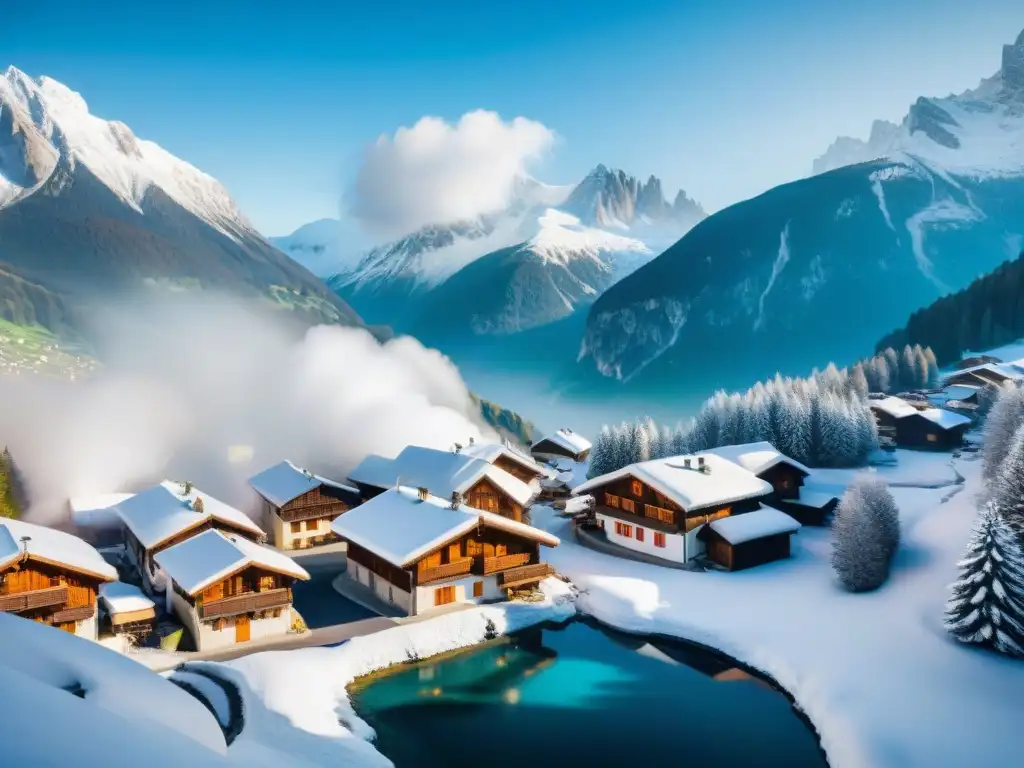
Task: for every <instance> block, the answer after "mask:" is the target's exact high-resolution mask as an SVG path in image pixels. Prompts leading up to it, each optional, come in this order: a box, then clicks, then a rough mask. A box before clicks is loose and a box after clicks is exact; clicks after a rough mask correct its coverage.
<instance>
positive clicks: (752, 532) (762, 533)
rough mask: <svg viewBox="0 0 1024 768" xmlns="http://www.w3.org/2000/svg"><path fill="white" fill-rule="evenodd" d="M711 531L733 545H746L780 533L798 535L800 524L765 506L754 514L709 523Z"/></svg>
mask: <svg viewBox="0 0 1024 768" xmlns="http://www.w3.org/2000/svg"><path fill="white" fill-rule="evenodd" d="M708 525H709V526H710V528H711V530H713V531H714V532H715V533H717V534H718V535H719V536H721V537H722V538H723V539H725V540H726V541H727V542H729V543H730V544H732V545H734V546H735V545H737V544H745V543H746V542H748V541H754V540H755V539H763V538H765V537H767V536H778V535H779V534H780V533H796V532H797V531H799V530H800V523H798V522H797V521H796V520H794V519H793V518H792V517H790V516H789V515H787V514H786V513H785V512H780V511H779V510H777V509H775V508H774V507H766V506H763V505H762V507H761V509H756V510H754V511H753V512H745V513H743V514H741V515H730V516H729V517H723V518H720V519H718V520H712V521H711V522H710V523H708Z"/></svg>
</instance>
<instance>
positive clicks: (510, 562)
mask: <svg viewBox="0 0 1024 768" xmlns="http://www.w3.org/2000/svg"><path fill="white" fill-rule="evenodd" d="M529 562H530V553H529V552H526V553H524V554H520V555H501V556H500V557H485V558H483V563H482V571H481V572H482V573H483V574H484V575H485V576H487V575H489V574H492V573H498V572H499V571H507V570H508V569H509V568H518V567H519V566H522V565H527V564H528V563H529ZM478 570H479V569H478Z"/></svg>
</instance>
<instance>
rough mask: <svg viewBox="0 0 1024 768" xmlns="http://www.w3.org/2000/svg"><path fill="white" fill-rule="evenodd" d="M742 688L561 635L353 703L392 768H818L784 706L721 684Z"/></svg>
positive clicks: (400, 682)
mask: <svg viewBox="0 0 1024 768" xmlns="http://www.w3.org/2000/svg"><path fill="white" fill-rule="evenodd" d="M739 679H753V678H750V677H749V675H746V673H744V672H742V671H741V670H738V669H736V668H735V665H734V664H731V663H730V662H729V661H728V660H727V659H723V658H722V657H720V656H718V655H715V654H710V653H706V652H703V651H701V650H700V649H696V648H694V647H692V646H688V645H685V644H682V643H676V642H672V641H667V640H660V639H652V638H644V637H637V636H631V635H624V634H622V633H618V632H614V631H611V630H607V629H605V628H601V627H597V626H591V625H589V624H586V623H584V622H572V623H570V624H569V625H567V626H566V627H564V628H558V629H547V628H546V629H539V628H535V629H533V630H529V631H527V632H524V633H522V634H520V635H517V636H516V637H514V638H510V639H507V640H504V641H499V642H496V643H493V644H489V645H486V646H483V647H478V648H475V649H471V650H469V651H466V652H465V653H461V654H458V655H456V656H451V657H447V658H445V659H443V660H441V661H438V662H436V663H430V662H427V663H424V664H421V665H418V666H415V667H405V668H402V669H401V670H400V671H398V672H396V673H394V674H391V675H388V676H385V677H381V678H378V679H375V680H373V681H371V682H369V683H368V684H367V685H365V686H364V687H362V688H360V689H358V690H355V691H354V703H355V705H356V708H357V710H358V711H359V713H360V714H361V715H362V716H363V717H364V718H365V719H366V720H367V721H369V722H370V724H371V725H373V726H374V727H375V728H376V729H377V733H378V742H377V745H378V748H379V749H380V750H381V751H382V752H383V753H384V754H385V755H387V756H388V757H390V758H391V759H392V760H393V761H394V762H395V764H396V765H397V766H398V767H399V768H406V767H409V768H414V767H415V768H418V767H425V768H433V767H434V766H437V767H438V768H440V767H441V766H445V767H446V768H453V767H454V766H463V765H465V766H474V768H478V767H479V764H480V762H481V754H480V753H479V751H478V750H479V748H481V747H486V746H487V745H489V744H490V745H493V746H492V747H490V748H487V750H486V761H485V762H486V763H487V764H488V767H489V768H504V767H505V766H509V768H512V767H513V766H514V767H515V768H523V765H524V764H527V765H530V764H532V765H538V766H543V765H555V764H558V763H562V762H566V761H569V764H571V765H576V764H579V765H589V766H605V765H608V766H613V765H626V764H631V763H636V764H638V765H643V766H661V765H666V766H667V765H672V766H679V765H686V766H734V765H736V766H740V765H743V766H746V765H751V766H790V767H793V766H815V767H817V766H824V764H825V763H824V760H823V758H822V756H821V753H820V751H819V749H818V747H817V744H816V741H815V738H814V736H813V734H812V733H811V732H810V731H809V730H808V729H807V728H806V727H805V725H804V724H803V722H801V721H800V720H799V719H798V718H797V716H796V715H795V713H794V712H793V711H792V709H791V708H790V706H789V703H788V702H787V701H786V700H785V698H783V697H782V696H781V695H779V694H778V693H777V692H775V691H773V690H770V688H769V689H766V688H765V687H764V686H763V685H760V684H759V685H723V684H721V682H719V681H732V680H739ZM758 682H760V681H758ZM466 739H468V740H469V741H468V743H471V744H473V745H475V746H474V747H473V748H468V747H465V746H463V741H464V740H466Z"/></svg>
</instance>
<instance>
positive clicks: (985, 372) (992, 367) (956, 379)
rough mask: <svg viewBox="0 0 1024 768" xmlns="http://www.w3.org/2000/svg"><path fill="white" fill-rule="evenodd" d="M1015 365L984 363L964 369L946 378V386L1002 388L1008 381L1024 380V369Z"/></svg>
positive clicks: (1015, 363)
mask: <svg viewBox="0 0 1024 768" xmlns="http://www.w3.org/2000/svg"><path fill="white" fill-rule="evenodd" d="M1020 362H1021V361H1016V362H1014V363H982V364H981V365H975V366H971V367H969V368H963V369H961V370H959V371H956V372H955V373H951V374H950V375H949V376H947V377H946V378H945V384H946V385H947V386H948V385H950V384H968V385H973V386H989V387H1001V386H1003V385H1004V384H1005V383H1006V382H1008V381H1021V380H1022V379H1024V368H1022V367H1021V366H1020V365H1018V363H1020Z"/></svg>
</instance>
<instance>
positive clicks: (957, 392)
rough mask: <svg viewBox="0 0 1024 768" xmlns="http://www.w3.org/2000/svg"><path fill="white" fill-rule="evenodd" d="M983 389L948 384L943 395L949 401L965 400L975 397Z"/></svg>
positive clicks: (973, 386)
mask: <svg viewBox="0 0 1024 768" xmlns="http://www.w3.org/2000/svg"><path fill="white" fill-rule="evenodd" d="M982 389H984V387H981V386H975V385H973V384H950V385H949V386H948V387H946V389H945V390H944V392H943V394H945V395H946V396H947V397H948V398H949V399H950V400H966V399H967V398H968V397H970V396H971V395H976V394H978V393H979V392H981V390H982Z"/></svg>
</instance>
